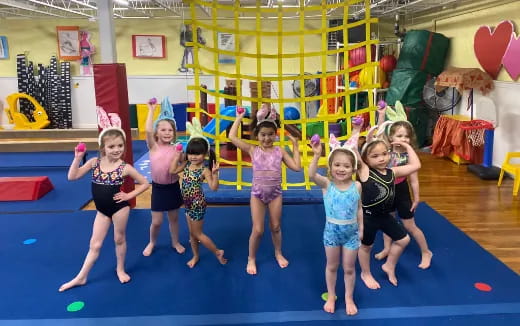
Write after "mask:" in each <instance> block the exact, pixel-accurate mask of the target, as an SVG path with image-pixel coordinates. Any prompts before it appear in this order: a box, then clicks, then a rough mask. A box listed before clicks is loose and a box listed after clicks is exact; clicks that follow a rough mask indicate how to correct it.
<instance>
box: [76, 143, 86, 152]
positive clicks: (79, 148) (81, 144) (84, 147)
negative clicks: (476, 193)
mask: <svg viewBox="0 0 520 326" xmlns="http://www.w3.org/2000/svg"><path fill="white" fill-rule="evenodd" d="M76 149H77V150H78V152H84V151H86V150H87V145H85V143H79V144H78V146H76Z"/></svg>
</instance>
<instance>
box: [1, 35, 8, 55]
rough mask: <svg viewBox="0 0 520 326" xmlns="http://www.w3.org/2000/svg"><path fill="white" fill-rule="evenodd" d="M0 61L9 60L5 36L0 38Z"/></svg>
mask: <svg viewBox="0 0 520 326" xmlns="http://www.w3.org/2000/svg"><path fill="white" fill-rule="evenodd" d="M0 59H9V48H8V47H7V37H5V36H0Z"/></svg>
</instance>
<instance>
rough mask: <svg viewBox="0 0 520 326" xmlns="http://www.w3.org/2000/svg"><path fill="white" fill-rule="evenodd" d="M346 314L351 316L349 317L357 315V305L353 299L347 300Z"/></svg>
mask: <svg viewBox="0 0 520 326" xmlns="http://www.w3.org/2000/svg"><path fill="white" fill-rule="evenodd" d="M346 312H347V315H349V316H353V315H355V314H357V312H358V310H357V306H356V304H355V303H354V300H352V299H347V300H346Z"/></svg>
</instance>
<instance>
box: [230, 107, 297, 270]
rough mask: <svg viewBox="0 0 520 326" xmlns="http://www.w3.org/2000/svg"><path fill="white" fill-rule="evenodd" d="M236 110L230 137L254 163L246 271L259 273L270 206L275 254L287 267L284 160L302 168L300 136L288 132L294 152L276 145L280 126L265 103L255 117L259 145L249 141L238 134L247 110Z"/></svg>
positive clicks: (291, 166) (270, 222)
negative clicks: (260, 248) (258, 260)
mask: <svg viewBox="0 0 520 326" xmlns="http://www.w3.org/2000/svg"><path fill="white" fill-rule="evenodd" d="M240 111H242V110H237V119H236V120H235V122H234V123H233V126H232V127H231V130H230V131H229V139H230V140H231V141H232V142H233V144H234V145H235V146H237V147H238V148H240V149H241V150H242V151H244V152H246V153H248V154H249V156H250V157H251V159H252V164H253V187H252V188H251V215H252V219H253V227H252V230H251V236H250V237H249V257H248V260H247V267H246V271H247V273H248V274H256V272H257V266H256V251H257V249H258V246H259V244H260V239H261V238H262V234H263V233H264V217H265V209H266V208H268V209H269V215H270V216H269V218H270V219H269V227H270V229H271V237H272V239H273V245H274V256H275V258H276V261H277V262H278V265H279V266H280V267H281V268H285V267H287V266H288V265H289V262H288V261H287V259H286V258H285V257H284V256H283V254H282V230H281V228H280V220H281V217H282V188H281V182H282V177H281V170H282V162H284V163H285V165H287V167H288V168H289V169H291V170H293V171H300V170H301V162H300V152H299V149H298V140H297V139H296V138H294V137H292V136H289V138H290V140H291V142H292V145H293V155H292V156H291V155H289V153H287V152H286V151H285V149H283V147H281V146H274V142H275V140H276V132H277V130H278V124H277V121H276V120H277V113H276V111H275V110H274V109H273V108H271V109H269V107H268V106H267V105H266V104H263V105H262V107H261V109H260V110H258V112H257V114H256V117H255V119H254V120H253V126H255V128H254V132H253V133H254V136H255V137H257V138H258V142H259V146H255V145H252V144H250V143H246V142H245V141H243V140H241V139H240V138H238V136H237V132H238V126H239V125H240V123H241V121H242V118H243V117H244V114H245V110H244V111H243V112H240Z"/></svg>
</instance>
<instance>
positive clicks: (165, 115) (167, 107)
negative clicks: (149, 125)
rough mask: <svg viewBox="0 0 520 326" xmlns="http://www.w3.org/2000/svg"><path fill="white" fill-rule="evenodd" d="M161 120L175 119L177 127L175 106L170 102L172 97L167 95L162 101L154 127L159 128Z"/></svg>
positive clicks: (174, 122)
mask: <svg viewBox="0 0 520 326" xmlns="http://www.w3.org/2000/svg"><path fill="white" fill-rule="evenodd" d="M161 120H170V121H173V124H174V126H175V127H177V122H176V121H175V118H174V114H173V108H172V105H171V104H170V99H169V98H168V97H165V98H164V99H163V101H162V102H161V113H160V114H159V116H158V117H157V120H155V122H154V123H153V129H154V130H155V129H157V124H158V123H159V121H161Z"/></svg>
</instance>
